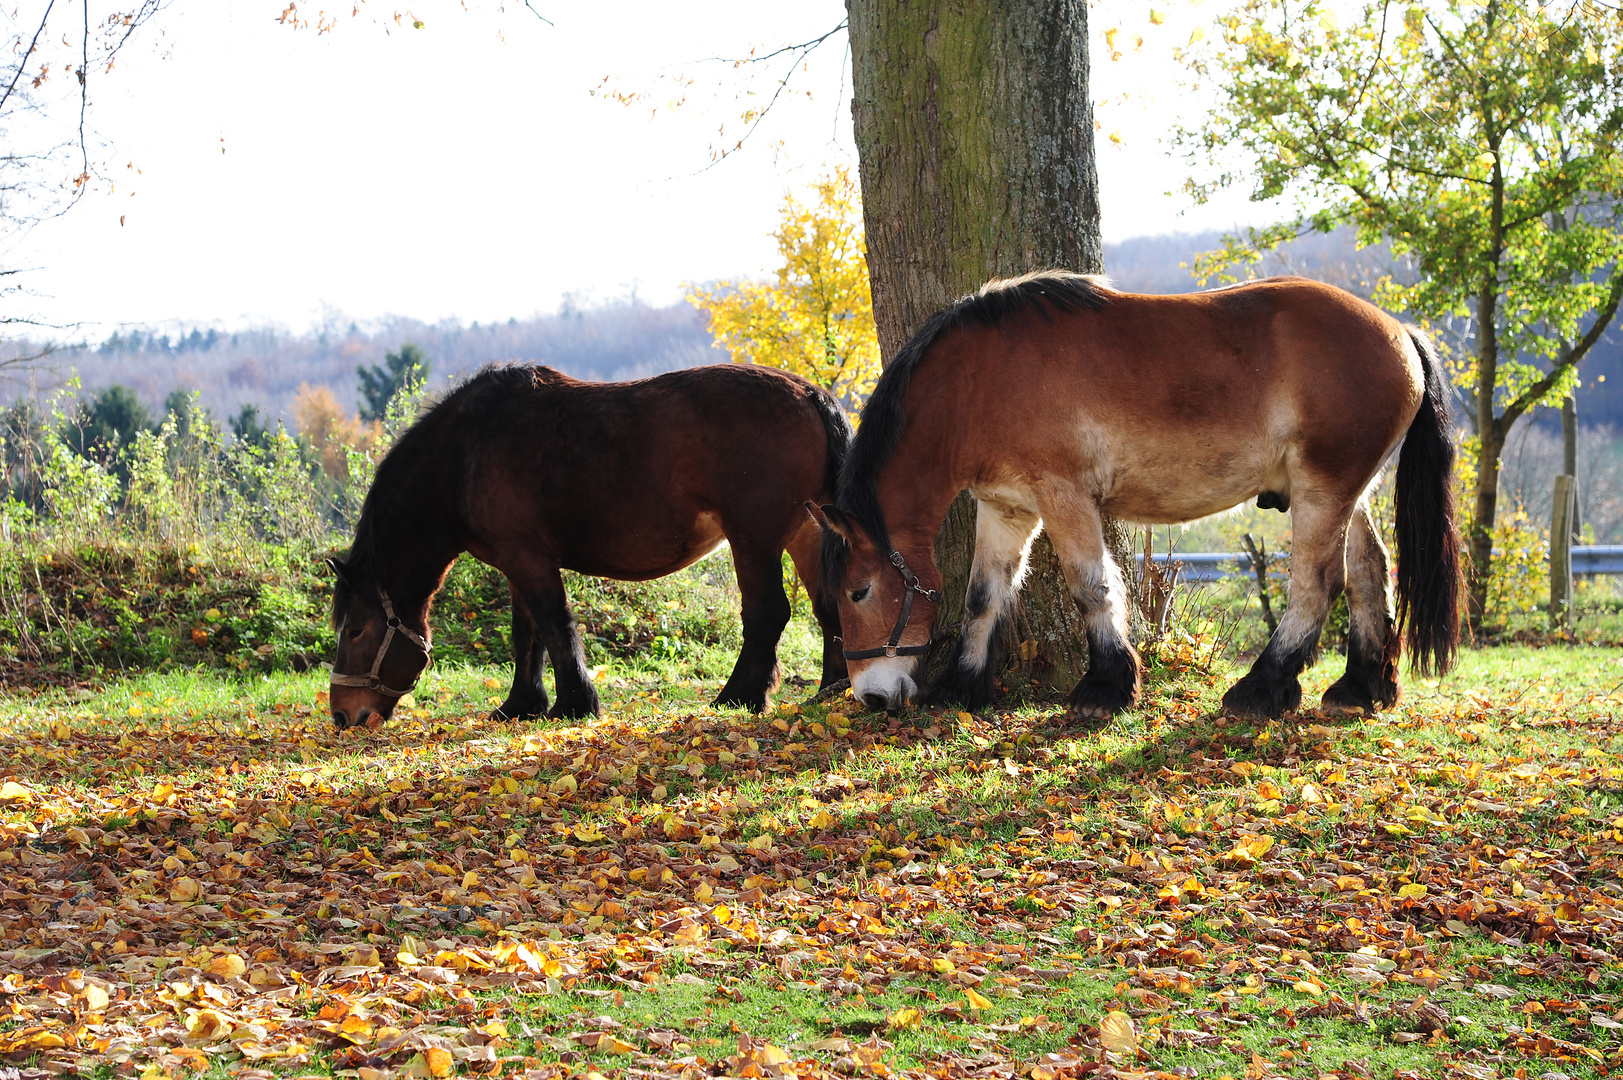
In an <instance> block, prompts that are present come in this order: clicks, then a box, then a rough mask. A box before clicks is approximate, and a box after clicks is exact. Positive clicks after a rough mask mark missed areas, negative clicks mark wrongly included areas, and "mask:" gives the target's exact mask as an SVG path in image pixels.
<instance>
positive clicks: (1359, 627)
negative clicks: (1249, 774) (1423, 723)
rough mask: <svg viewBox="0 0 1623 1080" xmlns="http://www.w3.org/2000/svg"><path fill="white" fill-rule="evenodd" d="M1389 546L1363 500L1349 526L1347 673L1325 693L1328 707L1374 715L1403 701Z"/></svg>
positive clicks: (1326, 706) (1325, 701) (1354, 512)
mask: <svg viewBox="0 0 1623 1080" xmlns="http://www.w3.org/2000/svg"><path fill="white" fill-rule="evenodd" d="M1388 565H1389V564H1388V561H1387V554H1386V545H1385V544H1383V543H1382V542H1381V536H1380V533H1378V532H1376V530H1375V523H1374V522H1373V521H1371V520H1370V516H1369V507H1368V506H1367V505H1366V504H1364V503H1362V502H1360V503H1359V504H1358V507H1357V509H1355V510H1354V511H1353V517H1352V521H1351V523H1350V524H1349V525H1348V526H1347V615H1348V621H1349V622H1350V623H1351V627H1350V631H1349V633H1348V635H1347V673H1346V674H1345V675H1343V676H1342V677H1341V678H1339V679H1337V680H1336V681H1335V682H1334V683H1333V684H1332V685H1331V686H1330V688H1329V689H1328V690H1326V691H1325V692H1324V707H1325V708H1326V709H1348V710H1354V709H1357V710H1362V711H1364V712H1367V713H1374V712H1377V711H1379V710H1381V709H1389V708H1391V707H1392V706H1393V705H1396V704H1397V703H1398V656H1399V653H1400V651H1401V644H1400V639H1399V637H1398V626H1397V620H1396V619H1395V618H1394V617H1393V606H1392V578H1391V575H1390V573H1389V572H1388V570H1387V567H1388Z"/></svg>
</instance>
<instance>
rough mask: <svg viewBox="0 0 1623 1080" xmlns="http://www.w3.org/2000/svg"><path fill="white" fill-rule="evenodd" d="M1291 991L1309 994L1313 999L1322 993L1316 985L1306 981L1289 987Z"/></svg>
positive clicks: (1321, 989) (1320, 988)
mask: <svg viewBox="0 0 1623 1080" xmlns="http://www.w3.org/2000/svg"><path fill="white" fill-rule="evenodd" d="M1291 989H1292V990H1295V991H1296V992H1297V993H1298V994H1310V995H1312V996H1313V997H1318V996H1319V995H1320V994H1322V993H1324V990H1323V988H1322V987H1320V986H1319V985H1318V984H1317V983H1310V982H1308V981H1307V980H1306V979H1303V980H1301V981H1300V982H1298V983H1296V984H1295V985H1294V986H1292V987H1291Z"/></svg>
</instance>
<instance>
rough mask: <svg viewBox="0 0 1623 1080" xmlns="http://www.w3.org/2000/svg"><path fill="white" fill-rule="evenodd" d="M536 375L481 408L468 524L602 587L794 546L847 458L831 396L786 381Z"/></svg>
mask: <svg viewBox="0 0 1623 1080" xmlns="http://www.w3.org/2000/svg"><path fill="white" fill-rule="evenodd" d="M518 370H519V371H523V370H524V369H518ZM533 371H534V375H533V377H532V378H530V379H529V380H528V381H526V380H525V379H523V378H522V377H520V376H515V375H514V374H512V371H511V369H509V370H508V371H505V372H497V373H493V377H492V379H491V386H490V387H489V388H488V389H486V390H485V392H483V393H480V394H477V395H476V397H478V398H480V399H482V400H480V401H479V402H478V403H477V404H475V403H470V407H469V409H468V410H467V415H466V417H465V423H464V425H463V428H464V431H465V432H466V433H467V434H466V443H467V445H466V448H465V449H464V451H463V456H464V464H463V470H462V472H463V478H464V484H465V487H466V489H467V490H468V492H469V494H470V496H472V497H471V498H469V499H468V500H467V502H468V506H469V511H468V512H469V516H470V517H471V518H474V519H477V520H478V522H479V524H480V526H481V527H482V528H483V530H484V531H486V532H488V533H492V534H494V533H498V532H499V533H505V534H511V535H512V536H514V537H517V536H524V537H528V538H529V539H530V541H531V542H533V543H535V544H537V545H539V546H540V547H543V548H545V549H547V550H548V551H549V552H551V553H552V555H553V556H554V557H555V558H556V559H557V560H558V561H559V562H561V563H562V564H563V565H566V566H570V567H572V568H575V569H580V570H583V571H585V572H588V573H599V574H603V575H605V576H613V577H622V578H635V577H655V576H659V575H661V574H664V573H669V572H671V571H672V570H674V569H678V568H680V567H681V566H683V565H686V564H687V563H688V562H691V561H692V560H693V559H694V558H698V557H700V556H702V555H703V554H704V553H705V552H706V551H708V550H710V549H711V548H713V547H714V546H715V545H716V544H717V543H719V542H720V540H721V539H722V538H723V537H730V538H734V539H735V540H736V539H737V538H738V537H740V536H748V537H751V538H754V537H760V536H765V537H769V538H773V537H776V538H779V539H786V538H787V537H788V536H789V535H790V534H791V533H792V532H793V531H794V529H795V528H796V527H798V525H799V524H800V519H801V518H803V517H804V511H803V509H802V508H801V503H802V502H803V501H804V500H806V499H817V498H819V497H822V496H824V495H825V494H826V492H827V491H828V488H829V481H830V479H831V475H832V470H833V468H834V466H833V465H832V464H831V461H830V459H831V457H835V458H837V456H838V455H839V454H840V453H843V446H844V444H843V434H844V433H843V432H836V431H834V430H833V429H832V427H831V425H830V423H827V422H825V419H824V417H823V416H821V415H820V408H825V409H826V408H827V407H828V403H826V402H822V403H820V402H819V395H820V394H823V392H822V391H820V390H818V389H817V388H816V387H814V386H813V385H812V384H811V383H809V382H807V381H806V380H804V379H800V378H798V377H797V376H793V375H789V374H787V373H785V372H781V371H776V370H774V369H770V368H761V367H756V366H753V365H735V364H726V365H712V366H709V367H700V368H687V369H683V370H679V371H673V372H668V373H666V374H663V375H656V376H653V377H651V378H647V379H638V380H635V381H631V382H617V383H593V382H585V381H582V380H578V379H572V378H569V377H568V376H562V375H559V374H558V373H556V372H553V371H551V370H550V369H533ZM842 422H843V421H842ZM481 493H482V494H483V495H484V496H485V497H480V494H481ZM492 493H500V496H499V497H498V498H495V499H492V498H489V496H490V495H491V494H492Z"/></svg>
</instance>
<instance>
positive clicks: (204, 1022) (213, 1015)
mask: <svg viewBox="0 0 1623 1080" xmlns="http://www.w3.org/2000/svg"><path fill="white" fill-rule="evenodd" d="M231 1028H232V1024H231V1021H230V1019H228V1018H227V1017H225V1016H224V1015H222V1014H221V1013H219V1012H217V1011H215V1010H214V1009H199V1010H198V1011H197V1012H195V1013H192V1014H191V1015H190V1016H188V1017H187V1018H186V1034H188V1035H190V1036H191V1037H192V1038H194V1039H202V1040H204V1041H205V1042H213V1041H215V1040H217V1039H223V1038H225V1037H226V1036H227V1035H230V1034H231Z"/></svg>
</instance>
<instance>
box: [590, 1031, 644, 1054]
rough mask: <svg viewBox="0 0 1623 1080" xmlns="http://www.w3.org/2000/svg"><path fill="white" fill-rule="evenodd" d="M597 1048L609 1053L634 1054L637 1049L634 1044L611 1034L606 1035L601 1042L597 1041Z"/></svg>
mask: <svg viewBox="0 0 1623 1080" xmlns="http://www.w3.org/2000/svg"><path fill="white" fill-rule="evenodd" d="M597 1048H598V1049H599V1050H602V1051H604V1052H606V1053H610V1054H634V1053H636V1051H637V1048H636V1047H635V1046H632V1045H631V1044H630V1043H628V1042H624V1041H622V1040H620V1039H617V1038H615V1037H614V1036H613V1035H610V1036H608V1037H607V1038H605V1039H604V1040H603V1041H602V1042H600V1043H598V1044H597Z"/></svg>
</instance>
